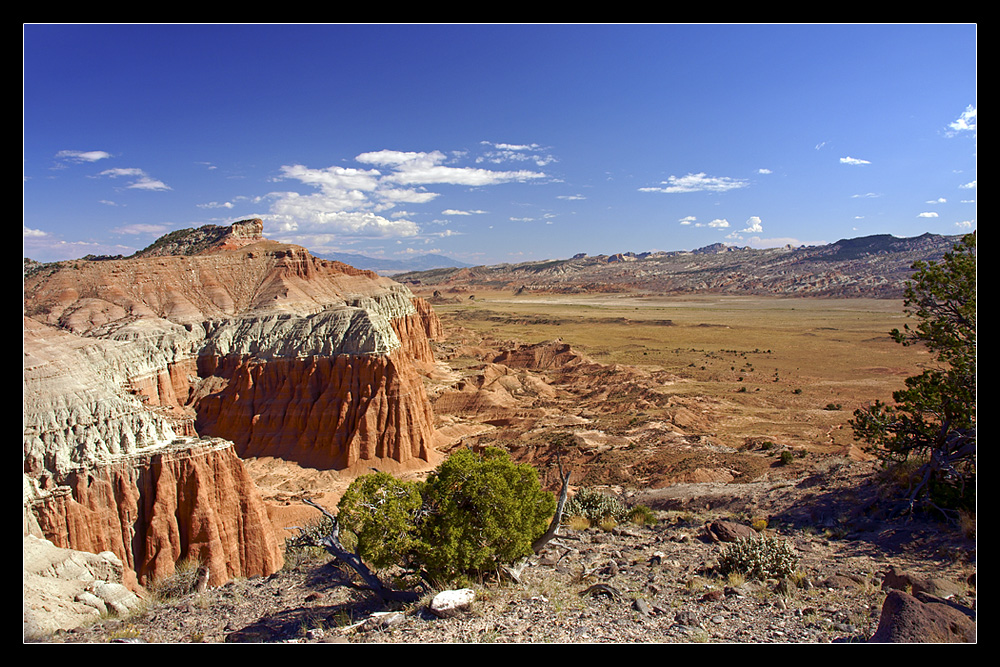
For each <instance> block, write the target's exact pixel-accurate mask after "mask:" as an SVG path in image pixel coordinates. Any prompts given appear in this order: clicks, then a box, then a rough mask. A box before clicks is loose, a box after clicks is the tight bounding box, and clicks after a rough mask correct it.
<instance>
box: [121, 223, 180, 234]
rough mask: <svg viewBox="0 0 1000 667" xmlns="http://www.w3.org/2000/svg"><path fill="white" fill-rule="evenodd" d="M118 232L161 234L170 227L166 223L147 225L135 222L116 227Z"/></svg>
mask: <svg viewBox="0 0 1000 667" xmlns="http://www.w3.org/2000/svg"><path fill="white" fill-rule="evenodd" d="M114 231H116V232H118V233H119V234H131V235H138V234H149V235H151V236H162V235H163V234H166V233H167V232H169V231H170V227H168V226H167V225H149V224H142V223H136V224H133V225H125V226H123V227H116V228H115V230H114Z"/></svg>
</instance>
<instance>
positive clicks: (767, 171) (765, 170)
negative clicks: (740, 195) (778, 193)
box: [757, 167, 774, 175]
mask: <svg viewBox="0 0 1000 667" xmlns="http://www.w3.org/2000/svg"><path fill="white" fill-rule="evenodd" d="M757 173H758V174H764V175H767V174H771V173H774V172H772V171H771V170H770V169H767V168H765V167H761V168H760V169H758V170H757Z"/></svg>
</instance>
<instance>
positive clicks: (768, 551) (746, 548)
mask: <svg viewBox="0 0 1000 667" xmlns="http://www.w3.org/2000/svg"><path fill="white" fill-rule="evenodd" d="M798 563H799V557H798V556H797V555H796V554H795V551H794V550H793V549H792V547H791V546H790V545H789V544H788V543H787V542H785V541H784V540H779V539H778V538H776V537H750V538H743V539H739V540H736V541H735V542H732V543H731V544H729V545H727V546H726V548H725V549H724V550H723V551H722V555H721V556H720V557H719V572H720V573H721V574H723V575H729V574H730V573H733V572H738V573H741V574H743V575H744V576H746V577H747V578H750V579H780V578H782V577H787V576H790V575H792V574H793V573H794V572H795V567H796V566H797V565H798Z"/></svg>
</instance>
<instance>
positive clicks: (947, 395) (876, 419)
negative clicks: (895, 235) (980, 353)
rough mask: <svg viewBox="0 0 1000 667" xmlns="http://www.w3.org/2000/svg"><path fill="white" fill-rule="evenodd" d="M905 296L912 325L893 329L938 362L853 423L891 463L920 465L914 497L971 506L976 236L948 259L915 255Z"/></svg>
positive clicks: (912, 488) (914, 480)
mask: <svg viewBox="0 0 1000 667" xmlns="http://www.w3.org/2000/svg"><path fill="white" fill-rule="evenodd" d="M913 268H914V269H915V273H914V275H913V277H912V279H911V281H910V283H909V284H908V286H907V288H906V292H905V295H904V296H905V298H904V309H905V311H906V313H907V314H908V315H909V316H911V317H914V318H916V319H917V320H918V323H917V324H916V326H914V327H912V328H911V327H910V326H909V325H906V326H905V327H904V328H903V329H902V330H899V329H894V330H893V331H891V332H890V333H891V335H892V337H893V339H894V340H896V341H897V342H898V343H901V344H903V345H923V346H926V348H927V349H928V350H929V351H930V352H931V353H933V354H934V355H935V357H936V360H937V362H938V363H937V365H936V366H935V367H933V368H929V369H927V370H925V371H924V372H923V373H921V374H920V375H916V376H912V377H909V378H907V379H906V381H905V383H906V388H905V389H901V390H899V391H897V392H895V393H894V394H893V400H894V401H895V404H894V405H887V404H885V403H882V402H881V401H875V402H874V404H872V405H871V406H869V407H867V408H862V409H859V410H857V411H855V413H854V419H852V420H851V426H852V427H853V428H854V431H855V433H856V434H857V435H858V437H859V438H861V439H862V440H864V441H865V442H866V443H867V449H868V450H869V451H871V452H872V453H874V454H875V455H876V456H877V457H878V458H879V459H881V461H882V462H883V463H884V464H885V465H886V466H887V467H891V468H903V467H904V465H906V464H911V463H912V464H915V472H914V474H913V476H912V478H911V485H910V492H909V501H910V503H911V504H912V503H914V502H916V501H917V500H918V499H923V500H927V501H929V502H931V503H933V504H934V505H937V506H939V507H947V508H960V507H965V508H971V507H974V505H975V481H976V235H975V234H974V233H973V234H968V235H966V236H964V237H963V238H962V240H961V242H959V243H957V244H955V246H954V247H953V249H952V250H951V251H950V252H948V253H945V256H944V258H943V260H942V261H940V262H935V261H927V262H916V263H915V264H914V265H913Z"/></svg>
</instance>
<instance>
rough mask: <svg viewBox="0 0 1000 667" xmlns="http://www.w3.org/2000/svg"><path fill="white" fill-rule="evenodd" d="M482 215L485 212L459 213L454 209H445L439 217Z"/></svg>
mask: <svg viewBox="0 0 1000 667" xmlns="http://www.w3.org/2000/svg"><path fill="white" fill-rule="evenodd" d="M482 213H486V211H478V210H476V211H459V210H458V209H454V208H446V209H445V210H443V211H441V215H480V214H482Z"/></svg>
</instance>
